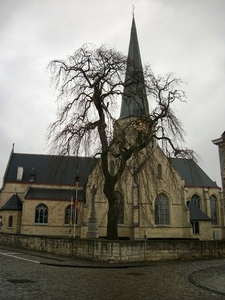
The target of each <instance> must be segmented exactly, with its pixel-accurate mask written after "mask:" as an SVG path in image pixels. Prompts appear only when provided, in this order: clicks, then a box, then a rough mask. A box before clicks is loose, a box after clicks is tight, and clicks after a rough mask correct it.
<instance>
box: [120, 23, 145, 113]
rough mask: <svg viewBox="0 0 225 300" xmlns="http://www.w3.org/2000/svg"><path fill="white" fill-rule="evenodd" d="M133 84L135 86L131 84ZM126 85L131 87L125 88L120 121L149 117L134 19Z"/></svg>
mask: <svg viewBox="0 0 225 300" xmlns="http://www.w3.org/2000/svg"><path fill="white" fill-rule="evenodd" d="M134 76H135V78H134ZM137 76H138V77H137ZM132 82H133V84H130V83H132ZM125 83H129V85H127V86H126V85H125V87H124V91H123V97H122V105H121V111H120V117H119V119H123V118H127V117H131V116H133V117H141V116H143V115H144V116H148V115H149V108H148V101H147V96H146V90H145V85H144V75H143V69H142V62H141V54H140V49H139V43H138V37H137V30H136V25H135V20H134V17H133V20H132V26H131V35H130V44H129V50H128V59H127V69H126V77H125ZM131 95H132V96H131Z"/></svg>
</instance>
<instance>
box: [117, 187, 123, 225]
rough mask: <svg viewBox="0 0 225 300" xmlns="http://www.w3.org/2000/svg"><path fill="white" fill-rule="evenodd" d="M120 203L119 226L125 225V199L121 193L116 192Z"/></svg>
mask: <svg viewBox="0 0 225 300" xmlns="http://www.w3.org/2000/svg"><path fill="white" fill-rule="evenodd" d="M116 197H117V203H118V224H120V225H121V224H124V199H123V195H122V194H121V193H120V192H116Z"/></svg>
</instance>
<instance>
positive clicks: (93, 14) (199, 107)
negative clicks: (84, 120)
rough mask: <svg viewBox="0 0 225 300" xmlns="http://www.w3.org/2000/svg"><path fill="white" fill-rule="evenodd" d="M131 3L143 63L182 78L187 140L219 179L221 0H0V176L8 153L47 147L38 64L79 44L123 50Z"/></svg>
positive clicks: (48, 98) (224, 26)
mask: <svg viewBox="0 0 225 300" xmlns="http://www.w3.org/2000/svg"><path fill="white" fill-rule="evenodd" d="M132 5H134V6H135V21H136V26H137V32H138V38H139V46H140V50H141V55H142V62H143V63H150V64H151V65H152V69H153V71H154V72H155V73H160V74H164V73H167V72H172V73H174V74H175V76H176V77H178V78H181V79H182V80H183V81H184V82H185V84H184V85H183V86H182V88H183V89H184V90H185V92H186V94H187V103H184V104H179V105H177V106H176V112H177V116H178V117H179V119H180V120H181V121H182V124H183V127H184V130H185V132H186V135H185V139H186V143H187V146H188V147H190V148H191V149H193V150H194V151H196V152H197V154H198V155H199V156H200V160H199V164H200V166H201V167H202V168H203V170H204V171H205V172H206V173H207V174H208V175H209V176H210V177H211V179H212V180H214V181H216V182H217V184H218V185H221V179H220V168H219V157H218V149H217V147H216V146H215V145H213V144H212V142H211V140H212V139H216V138H219V137H220V136H221V134H222V133H223V131H224V130H225V98H224V95H225V76H224V70H225V69H224V67H225V17H224V16H225V1H224V0H0V103H1V106H0V145H1V147H0V180H1V182H2V178H3V175H4V172H5V168H6V165H7V162H8V159H9V155H10V152H11V149H12V144H13V143H15V152H16V153H46V154H47V153H48V151H49V149H48V148H47V147H46V145H47V143H46V138H45V136H46V130H47V126H48V124H49V123H50V122H52V121H54V120H55V112H56V103H55V100H56V95H55V94H54V90H53V87H51V86H50V79H49V75H48V74H47V73H46V71H45V69H46V66H47V65H48V63H49V62H50V61H51V60H53V59H64V58H65V57H66V56H68V55H70V54H72V53H73V52H74V50H75V49H78V48H80V47H81V46H82V45H83V44H84V43H94V44H95V45H97V46H101V45H102V44H106V45H108V46H109V47H113V48H116V49H117V50H119V51H121V52H123V53H124V54H126V55H127V52H128V44H129V38H130V28H131V21H132Z"/></svg>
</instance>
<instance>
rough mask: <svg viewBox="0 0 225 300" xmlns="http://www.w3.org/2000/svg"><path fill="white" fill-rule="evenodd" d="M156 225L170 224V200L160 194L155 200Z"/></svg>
mask: <svg viewBox="0 0 225 300" xmlns="http://www.w3.org/2000/svg"><path fill="white" fill-rule="evenodd" d="M155 224H156V225H169V224H170V212H169V200H168V198H167V197H166V195H164V194H159V195H158V196H157V197H156V200H155Z"/></svg>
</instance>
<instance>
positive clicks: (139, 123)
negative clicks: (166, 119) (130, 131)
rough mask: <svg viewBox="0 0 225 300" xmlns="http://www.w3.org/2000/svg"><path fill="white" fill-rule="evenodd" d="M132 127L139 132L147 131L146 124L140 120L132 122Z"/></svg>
mask: <svg viewBox="0 0 225 300" xmlns="http://www.w3.org/2000/svg"><path fill="white" fill-rule="evenodd" d="M132 127H133V128H134V129H135V130H137V131H139V132H146V131H147V124H146V122H144V121H142V120H137V121H133V122H132Z"/></svg>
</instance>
